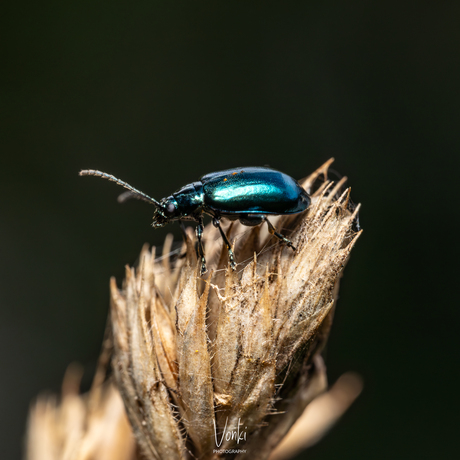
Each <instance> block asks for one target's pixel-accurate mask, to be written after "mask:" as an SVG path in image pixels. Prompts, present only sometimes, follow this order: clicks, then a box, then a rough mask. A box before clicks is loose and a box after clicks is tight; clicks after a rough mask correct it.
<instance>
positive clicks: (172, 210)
mask: <svg viewBox="0 0 460 460" xmlns="http://www.w3.org/2000/svg"><path fill="white" fill-rule="evenodd" d="M203 201H204V192H203V185H202V184H201V182H193V183H191V184H188V185H185V186H184V187H182V188H181V189H180V190H178V191H177V192H174V193H173V194H172V195H171V196H168V197H166V198H163V199H162V200H161V201H160V205H161V207H159V208H157V209H156V210H155V213H154V214H153V223H152V226H153V227H163V226H164V225H166V224H167V223H168V222H171V221H173V220H178V219H185V220H189V219H192V220H195V219H196V216H197V215H198V214H200V213H201V210H202V207H203Z"/></svg>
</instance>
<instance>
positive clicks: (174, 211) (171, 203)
mask: <svg viewBox="0 0 460 460" xmlns="http://www.w3.org/2000/svg"><path fill="white" fill-rule="evenodd" d="M179 218H180V212H179V210H178V206H177V201H176V200H175V198H174V197H172V196H168V197H167V198H163V199H162V200H161V201H160V206H158V207H157V208H156V209H155V212H154V213H153V222H152V227H154V228H158V227H164V226H165V225H166V224H167V223H169V222H171V221H173V220H177V219H179Z"/></svg>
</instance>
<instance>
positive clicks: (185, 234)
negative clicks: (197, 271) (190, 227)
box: [179, 220, 187, 259]
mask: <svg viewBox="0 0 460 460" xmlns="http://www.w3.org/2000/svg"><path fill="white" fill-rule="evenodd" d="M179 225H180V229H181V232H182V238H184V241H185V243H187V231H186V230H185V225H184V221H183V220H179ZM186 255H187V249H186V250H185V252H184V253H183V254H180V255H179V259H183V258H184V257H185V256H186Z"/></svg>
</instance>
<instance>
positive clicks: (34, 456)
mask: <svg viewBox="0 0 460 460" xmlns="http://www.w3.org/2000/svg"><path fill="white" fill-rule="evenodd" d="M79 374H80V373H79V372H78V371H76V369H75V367H72V366H71V367H70V368H69V370H68V371H67V374H66V378H65V379H64V384H63V392H62V393H63V394H62V397H61V398H60V400H58V398H56V397H55V396H49V395H43V396H40V397H39V398H38V400H37V401H36V402H35V403H34V405H33V406H32V408H31V411H30V414H29V420H28V430H27V438H26V441H27V442H26V452H25V456H24V458H26V459H27V460H90V459H98V460H135V459H136V458H137V454H136V442H135V440H134V437H133V435H132V430H131V427H130V425H129V422H128V419H127V417H126V413H125V409H124V407H123V401H122V400H121V398H120V393H119V392H118V390H117V389H116V388H115V387H114V386H113V385H112V384H104V385H100V384H96V385H94V386H93V388H92V389H91V391H90V392H89V393H87V394H85V395H83V396H82V395H80V394H79V386H80V377H81V375H79ZM96 380H97V379H96Z"/></svg>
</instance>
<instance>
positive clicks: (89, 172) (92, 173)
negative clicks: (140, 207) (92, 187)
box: [79, 169, 162, 208]
mask: <svg viewBox="0 0 460 460" xmlns="http://www.w3.org/2000/svg"><path fill="white" fill-rule="evenodd" d="M79 175H80V176H96V177H101V178H102V179H107V180H109V181H111V182H115V183H116V184H117V185H121V186H122V187H124V188H125V189H127V190H129V191H130V192H131V193H133V194H135V195H137V196H138V197H139V199H141V200H143V201H147V203H150V204H153V205H154V206H157V207H158V208H161V207H162V206H161V204H160V203H158V201H157V200H154V199H153V198H151V197H149V196H148V195H146V194H145V193H144V192H141V191H140V190H137V189H136V188H134V187H132V186H131V185H129V184H127V183H126V182H123V181H122V180H120V179H118V178H116V177H115V176H112V174H107V173H105V172H102V171H97V170H96V169H83V170H82V171H80V172H79Z"/></svg>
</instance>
